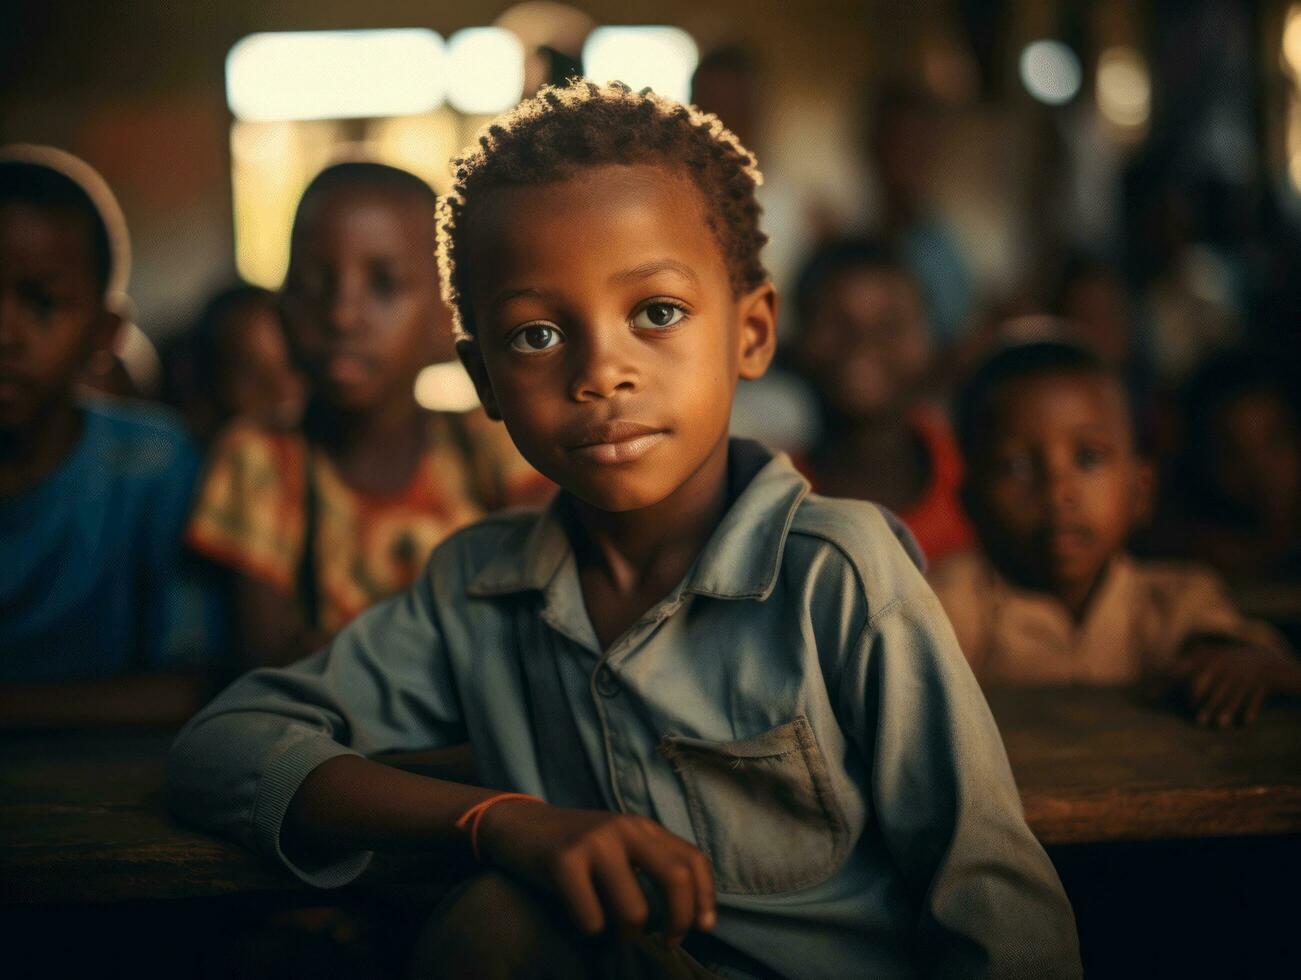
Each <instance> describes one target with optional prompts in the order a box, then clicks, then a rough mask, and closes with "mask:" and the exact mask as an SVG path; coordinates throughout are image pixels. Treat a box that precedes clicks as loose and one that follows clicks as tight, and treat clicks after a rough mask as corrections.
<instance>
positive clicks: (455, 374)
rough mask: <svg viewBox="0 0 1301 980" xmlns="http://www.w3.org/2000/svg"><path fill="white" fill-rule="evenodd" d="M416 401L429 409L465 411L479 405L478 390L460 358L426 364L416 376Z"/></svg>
mask: <svg viewBox="0 0 1301 980" xmlns="http://www.w3.org/2000/svg"><path fill="white" fill-rule="evenodd" d="M415 396H416V401H417V402H418V403H419V404H420V406H421V407H422V408H424V409H425V410H427V411H430V412H468V411H470V410H471V409H474V408H478V407H479V393H478V392H477V391H475V390H474V382H473V381H471V380H470V376H469V375H468V374H467V373H466V371H465V368H463V367H462V366H461V362H460V361H446V362H444V363H442V364H430V365H428V366H426V367H425V368H423V369H421V371H420V373H419V374H418V375H416V388H415Z"/></svg>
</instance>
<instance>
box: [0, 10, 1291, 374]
mask: <svg viewBox="0 0 1301 980" xmlns="http://www.w3.org/2000/svg"><path fill="white" fill-rule="evenodd" d="M0 18H2V19H3V20H2V22H0V90H2V91H3V100H2V101H0V142H15V141H21V142H29V143H47V144H52V145H55V146H59V147H62V148H65V149H67V150H69V151H71V152H73V153H75V154H77V155H79V156H81V157H83V158H84V159H86V160H87V161H88V162H89V163H90V164H92V165H93V166H94V167H96V168H97V169H99V170H100V171H101V173H103V175H104V176H105V178H106V179H107V180H108V182H109V184H110V185H111V186H112V187H113V188H114V189H115V191H116V192H117V194H118V195H119V197H120V199H121V201H122V205H123V208H124V210H125V212H126V216H127V220H128V224H129V226H130V228H131V232H132V239H133V245H134V267H133V273H132V278H131V286H130V290H131V294H132V297H133V299H134V300H135V304H136V309H137V312H138V322H139V325H140V326H141V328H142V329H143V331H144V333H145V334H146V335H147V336H148V337H150V338H152V339H154V340H155V341H159V340H162V339H164V338H166V337H167V336H168V335H169V334H171V333H174V332H175V331H177V330H179V329H180V328H181V327H182V325H183V324H185V323H187V322H189V320H190V319H191V318H192V317H193V316H194V314H195V313H196V312H197V309H198V308H199V306H200V305H201V304H202V302H203V301H204V299H205V298H206V297H207V296H208V295H209V294H210V293H211V292H212V291H213V289H215V288H216V287H218V286H220V285H223V284H225V283H227V282H229V281H230V280H231V279H232V277H233V276H234V275H235V274H236V272H238V273H239V274H240V275H241V276H242V277H243V278H245V279H247V280H249V281H251V282H253V283H256V284H259V285H265V286H268V287H275V286H276V285H278V282H279V279H280V277H281V276H282V274H283V271H284V266H285V260H286V251H287V234H288V223H289V219H290V217H291V215H292V210H293V207H294V204H295V203H296V200H297V196H298V194H299V192H300V191H301V190H302V188H303V186H304V185H305V184H306V182H307V180H308V179H310V177H311V176H312V175H313V174H314V173H315V172H316V171H317V170H319V169H320V167H321V166H323V165H324V164H325V163H326V162H327V161H330V160H332V159H337V158H339V157H340V156H344V155H346V154H347V153H348V152H349V150H350V149H364V151H365V152H366V153H367V154H368V155H371V156H377V157H379V158H381V159H384V160H387V161H389V162H393V163H397V164H399V165H401V166H405V167H407V168H409V169H412V170H415V171H416V172H417V173H419V174H420V175H421V176H424V177H426V178H427V179H428V180H429V181H430V182H431V183H433V185H434V186H435V188H436V189H438V190H443V189H445V188H446V186H447V184H448V172H447V167H446V159H447V158H448V157H449V156H450V155H451V154H453V153H454V152H455V151H456V150H457V149H458V148H459V147H461V146H462V145H464V144H465V143H466V142H468V140H469V139H470V138H471V137H472V136H473V134H474V132H475V130H476V129H477V128H478V127H479V126H480V125H481V124H482V122H483V121H484V119H485V113H487V114H491V113H492V112H495V111H498V110H500V109H501V108H503V107H505V106H506V105H509V104H511V103H512V102H513V101H514V100H516V99H517V98H518V97H519V96H520V95H521V94H527V93H528V92H529V90H531V89H534V88H536V86H537V85H538V84H539V83H540V82H541V81H543V80H545V79H546V78H548V77H563V76H565V75H566V74H569V73H571V72H572V71H574V70H577V69H582V70H585V71H587V73H588V74H590V75H592V76H593V77H599V78H601V79H602V80H604V78H605V76H606V75H610V76H612V77H613V76H616V75H619V76H623V77H625V78H626V80H628V81H630V82H631V81H634V78H636V79H637V80H645V81H649V82H652V83H658V84H657V86H656V87H657V88H662V87H666V86H667V87H669V88H673V87H674V86H676V87H677V89H678V90H677V91H675V92H673V93H671V94H676V95H679V96H681V97H686V96H687V95H688V94H689V93H690V84H691V77H692V73H693V71H694V70H695V69H696V68H697V66H698V65H699V64H700V63H701V62H703V63H704V64H705V65H706V67H707V69H708V71H707V73H706V74H704V75H703V76H702V78H701V79H700V81H699V85H698V87H699V88H700V90H701V91H700V92H698V93H697V98H698V99H699V100H700V101H701V102H703V103H707V107H708V108H711V109H715V110H716V111H718V112H719V113H720V114H721V115H723V117H724V119H725V121H726V122H727V123H728V124H729V125H730V126H732V127H733V128H734V129H736V130H737V131H738V132H739V133H740V135H741V136H742V138H743V140H745V141H746V142H747V143H749V144H751V145H752V147H753V148H754V149H756V150H757V152H758V153H759V156H760V161H761V164H762V166H763V169H764V171H765V173H766V174H767V177H768V184H767V187H766V189H765V200H764V204H765V206H766V210H767V215H768V231H769V234H770V235H771V236H772V238H773V242H774V243H773V245H772V246H771V248H770V251H769V255H768V263H769V265H770V267H771V269H772V271H773V273H774V275H775V276H776V278H777V279H778V281H779V283H782V284H785V283H786V282H788V281H789V277H790V276H791V275H792V269H793V267H794V266H795V265H796V264H797V263H798V261H799V258H800V257H801V254H802V252H803V251H805V250H806V249H807V248H809V247H810V246H811V245H812V244H813V243H814V242H815V241H816V240H817V239H818V238H819V237H821V236H826V235H829V234H832V233H835V232H840V231H847V230H855V229H859V228H873V227H875V226H879V225H881V224H882V223H884V222H886V221H889V220H894V219H897V218H898V215H895V214H892V213H891V212H892V211H895V210H898V209H900V208H902V207H904V206H905V204H908V205H909V206H914V207H915V206H916V205H912V204H911V202H903V201H900V200H898V199H899V198H906V197H908V196H910V195H920V196H922V197H924V199H925V206H926V208H927V209H928V211H929V212H930V213H933V214H934V215H935V217H936V218H937V220H938V223H939V224H941V225H942V226H943V227H944V228H945V230H946V232H947V234H946V238H947V239H949V240H950V242H951V245H952V248H953V249H954V250H955V256H956V260H959V261H960V262H961V263H962V265H963V267H964V272H965V274H966V275H967V276H968V277H969V284H970V285H969V287H965V288H961V289H956V290H954V291H955V292H956V293H958V294H959V295H950V296H945V297H942V299H941V302H940V304H939V306H940V307H942V308H937V309H936V310H935V311H934V313H935V314H936V315H935V316H934V318H935V319H936V321H937V327H936V329H938V330H941V331H945V332H948V333H949V334H950V335H956V334H957V333H958V332H960V331H962V330H964V329H967V324H968V321H971V322H974V320H975V319H977V318H978V317H979V316H980V315H982V313H988V311H989V310H991V309H993V308H994V307H999V308H1000V311H1001V310H1005V309H1010V308H1014V307H1018V306H1028V305H1031V304H1036V303H1037V304H1043V303H1046V302H1049V301H1050V300H1051V299H1052V298H1053V297H1051V296H1049V295H1047V294H1048V293H1050V292H1052V290H1051V288H1050V284H1055V283H1058V282H1059V281H1060V279H1061V274H1062V271H1063V268H1064V265H1065V263H1067V262H1068V260H1069V259H1070V258H1072V257H1075V256H1077V255H1079V254H1080V253H1084V254H1087V255H1089V256H1090V257H1096V258H1099V259H1104V260H1106V261H1107V262H1108V263H1109V264H1114V266H1115V268H1116V269H1118V270H1119V271H1120V272H1121V273H1122V274H1123V276H1124V277H1125V285H1126V286H1127V288H1128V290H1129V294H1130V295H1131V296H1133V297H1134V298H1136V299H1137V300H1139V301H1143V300H1151V301H1152V302H1151V303H1149V304H1147V306H1146V307H1145V308H1143V309H1142V310H1141V311H1140V312H1141V313H1142V314H1143V315H1144V316H1145V317H1147V319H1148V324H1147V326H1148V328H1149V329H1148V332H1147V334H1146V335H1145V337H1144V338H1143V339H1144V343H1145V345H1146V347H1147V350H1148V352H1149V353H1150V354H1151V355H1152V356H1153V357H1155V358H1156V359H1157V364H1156V367H1158V368H1159V369H1160V370H1161V371H1163V372H1165V371H1168V372H1170V373H1172V374H1173V375H1176V376H1177V375H1181V374H1186V373H1187V372H1188V371H1190V370H1191V369H1192V367H1193V366H1194V363H1195V362H1196V361H1197V359H1198V358H1199V356H1200V353H1201V352H1202V351H1203V350H1204V349H1205V348H1207V347H1210V346H1215V345H1220V344H1223V343H1226V342H1228V341H1229V340H1231V339H1233V337H1234V336H1235V335H1236V334H1237V333H1238V332H1241V331H1244V330H1246V331H1251V330H1260V331H1275V330H1291V329H1294V328H1293V327H1292V324H1293V323H1294V322H1295V315H1296V310H1297V309H1298V306H1297V305H1296V303H1295V302H1289V303H1285V302H1284V301H1283V300H1282V298H1281V296H1282V293H1283V291H1284V290H1286V289H1288V288H1292V289H1294V288H1295V283H1294V282H1292V280H1293V279H1294V278H1295V277H1294V276H1292V275H1290V274H1289V270H1295V269H1296V268H1297V265H1296V264H1295V258H1296V254H1295V245H1294V242H1295V239H1296V228H1297V223H1298V216H1299V215H1301V5H1297V4H1294V3H1288V2H1285V0H1274V2H1269V0H1262V2H1257V3H1249V2H1235V0H1181V2H1175V0H1166V2H1161V0H1152V2H1123V0H1097V2H1083V0H914V2H908V3H900V2H884V0H876V2H850V0H807V2H804V3H801V4H798V5H795V4H786V3H775V2H772V3H770V2H762V0H760V2H756V0H709V2H707V3H701V2H696V0H663V2H660V3H655V4H652V3H649V2H645V0H631V2H629V0H624V2H619V3H614V2H610V0H587V2H584V3H582V4H578V5H565V4H557V3H547V2H528V3H521V4H514V5H511V4H504V3H499V2H483V0H444V2H442V3H439V4H427V3H415V2H408V0H372V2H369V3H365V4H357V3H344V2H341V0H313V2H307V0H278V2H270V3H268V2H258V3H253V2H250V0H226V2H223V3H220V4H213V3H176V2H163V0H134V2H132V3H130V4H101V3H93V2H89V0H44V2H34V0H11V2H9V3H6V4H5V5H4V10H3V13H0ZM628 26H663V27H670V28H673V30H672V31H661V32H648V31H642V32H636V31H633V32H623V33H621V32H618V31H612V30H610V28H617V27H628ZM394 28H403V29H412V30H410V32H409V33H407V34H405V35H392V34H363V33H350V34H345V35H340V34H329V35H327V34H319V35H316V36H315V37H312V36H310V35H308V36H306V37H299V38H284V37H281V38H275V37H270V38H267V37H262V36H261V35H263V34H267V33H269V32H309V31H310V32H320V31H340V30H348V31H350V32H351V31H356V32H362V31H386V30H391V29H394ZM483 28H497V29H498V31H496V32H489V31H483V30H482V29H483ZM277 41H278V42H279V45H280V46H277V44H276V42H277ZM295 42H296V43H295ZM330 45H335V47H333V48H331V47H330ZM367 45H369V47H367ZM386 45H387V46H386ZM340 59H342V60H340ZM327 63H328V64H330V65H332V67H331V68H329V69H327V68H326V67H325V65H326V64H327ZM341 64H346V65H348V66H349V68H348V69H346V70H341V69H340V68H339V65H341ZM374 64H380V65H383V66H386V70H385V71H383V72H377V71H375V70H374ZM349 71H352V72H353V73H355V77H353V75H350V74H349ZM656 73H658V74H659V76H660V77H659V78H656V77H654V76H655V75H656ZM887 117H889V118H887ZM359 144H360V146H359ZM1180 277H1184V278H1192V279H1194V280H1195V288H1194V289H1193V290H1192V294H1191V295H1188V296H1183V295H1180V296H1179V297H1178V302H1175V300H1174V299H1170V298H1169V296H1168V295H1167V294H1169V293H1170V292H1171V291H1172V290H1173V289H1174V288H1175V287H1174V285H1173V284H1175V283H1177V282H1178V281H1179V280H1180ZM1162 289H1164V292H1161V290H1162ZM1158 293H1159V294H1160V295H1161V296H1164V297H1166V298H1167V299H1169V302H1167V303H1165V304H1164V305H1162V304H1160V303H1158V302H1157V294H1158ZM1289 295H1290V296H1291V298H1292V300H1295V292H1293V293H1291V294H1289ZM1091 298H1093V297H1091ZM1102 302H1103V301H1102V300H1098V302H1097V303H1095V304H1094V305H1100V304H1101V303H1102ZM1181 303H1182V304H1183V305H1185V306H1186V305H1187V304H1188V303H1192V304H1200V308H1201V309H1202V310H1203V311H1204V312H1209V314H1210V315H1209V316H1207V317H1202V318H1199V326H1198V327H1197V329H1196V330H1194V331H1192V332H1191V333H1190V332H1188V331H1181V330H1179V329H1176V328H1175V327H1174V326H1173V325H1172V324H1170V323H1168V322H1165V321H1166V320H1169V319H1170V318H1172V317H1177V316H1178V313H1177V311H1175V310H1174V309H1173V307H1176V306H1179V305H1180V304H1181ZM932 305H935V304H934V303H933V304H932ZM1163 318H1164V319H1163ZM1279 320H1282V321H1285V322H1283V323H1281V324H1280V323H1279V322H1278V321H1279ZM1288 339H1289V340H1290V334H1289V338H1288Z"/></svg>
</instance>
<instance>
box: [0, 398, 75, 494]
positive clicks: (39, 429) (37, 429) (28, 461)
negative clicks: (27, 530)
mask: <svg viewBox="0 0 1301 980" xmlns="http://www.w3.org/2000/svg"><path fill="white" fill-rule="evenodd" d="M81 428H82V413H81V411H80V410H79V409H78V408H77V404H76V401H75V399H73V398H71V397H70V398H68V399H67V400H66V401H65V402H63V403H62V404H60V405H58V406H57V407H56V408H55V409H54V411H52V412H50V413H49V414H47V415H46V416H45V417H44V418H43V419H41V420H40V422H39V423H38V424H37V425H34V426H32V427H31V428H30V429H28V430H26V431H22V432H2V433H0V500H8V499H10V498H12V497H17V496H18V495H19V494H21V493H23V492H25V491H27V490H30V489H31V488H32V487H34V486H36V485H37V484H38V483H40V482H41V481H42V480H44V479H45V478H46V477H47V476H49V475H50V474H51V473H53V472H54V470H55V469H57V468H58V466H59V464H60V463H62V462H63V460H64V459H65V458H67V455H68V453H70V452H71V451H72V448H73V447H74V446H75V445H76V444H77V440H78V439H79V438H80V437H81Z"/></svg>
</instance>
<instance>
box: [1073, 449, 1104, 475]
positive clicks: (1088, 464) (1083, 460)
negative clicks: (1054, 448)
mask: <svg viewBox="0 0 1301 980" xmlns="http://www.w3.org/2000/svg"><path fill="white" fill-rule="evenodd" d="M1106 461H1107V451H1106V450H1105V449H1099V448H1097V447H1096V446H1083V447H1081V448H1080V450H1079V451H1078V452H1077V453H1076V454H1075V462H1076V465H1077V466H1079V467H1080V468H1081V469H1085V470H1092V469H1096V468H1097V467H1099V466H1101V465H1102V464H1103V463H1105V462H1106Z"/></svg>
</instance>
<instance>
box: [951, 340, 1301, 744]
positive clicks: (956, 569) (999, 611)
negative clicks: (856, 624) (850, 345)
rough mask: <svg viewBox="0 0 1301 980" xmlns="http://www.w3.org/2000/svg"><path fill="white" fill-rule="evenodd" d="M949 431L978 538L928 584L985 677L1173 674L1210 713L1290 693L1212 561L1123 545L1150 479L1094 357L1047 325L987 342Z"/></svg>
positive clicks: (1295, 675)
mask: <svg viewBox="0 0 1301 980" xmlns="http://www.w3.org/2000/svg"><path fill="white" fill-rule="evenodd" d="M958 431H959V439H960V441H961V444H962V447H963V451H964V453H965V456H966V459H967V464H968V478H967V484H966V493H965V498H966V502H967V505H968V513H970V514H971V517H972V521H973V523H974V524H975V526H976V529H977V533H978V535H979V537H980V543H981V546H982V548H983V551H981V552H971V553H968V554H964V555H958V556H955V557H953V558H951V559H950V560H949V561H947V562H945V563H942V564H940V565H939V566H938V567H937V568H936V569H935V570H934V571H933V573H932V584H933V585H934V586H935V590H936V592H937V593H938V595H939V596H940V600H941V602H943V604H944V606H945V609H946V611H947V612H948V614H949V618H950V619H951V621H952V622H953V626H954V630H955V631H956V632H957V634H958V640H959V643H960V645H961V647H962V650H963V652H964V653H965V654H966V655H967V658H968V660H969V661H970V662H971V664H972V667H973V668H974V669H975V671H976V674H977V676H978V677H979V678H980V679H981V680H982V681H984V682H988V683H995V684H997V683H1014V684H1034V683H1039V684H1061V683H1085V684H1132V683H1136V682H1139V681H1145V682H1149V683H1150V684H1152V685H1153V686H1154V687H1155V688H1157V689H1169V688H1172V687H1177V688H1179V689H1181V690H1182V691H1183V692H1184V693H1185V694H1186V696H1187V699H1188V701H1189V703H1190V705H1191V707H1192V709H1193V711H1194V712H1195V714H1196V716H1197V719H1198V721H1199V722H1201V723H1204V724H1216V725H1221V726H1223V725H1228V724H1231V723H1233V722H1235V721H1250V720H1251V719H1252V718H1253V717H1254V716H1255V715H1256V713H1257V712H1258V710H1259V709H1260V706H1261V704H1262V702H1263V701H1264V700H1265V698H1266V697H1267V696H1268V695H1269V694H1271V693H1274V692H1288V693H1301V665H1299V664H1298V662H1297V661H1296V660H1295V659H1294V658H1293V657H1292V656H1291V655H1290V652H1289V651H1288V650H1287V648H1286V644H1285V642H1284V641H1283V639H1282V638H1281V637H1280V636H1279V635H1278V634H1277V633H1276V632H1275V631H1273V630H1272V629H1270V628H1269V627H1268V626H1265V625H1264V624H1260V623H1254V622H1251V621H1248V620H1245V619H1244V618H1243V617H1242V616H1241V615H1240V614H1239V613H1238V611H1237V610H1236V609H1235V608H1234V607H1233V605H1232V604H1231V603H1230V602H1229V600H1228V598H1227V597H1226V595H1225V594H1224V591H1223V589H1222V588H1221V587H1220V584H1219V582H1218V581H1217V580H1216V579H1215V578H1214V577H1213V576H1212V575H1211V574H1210V573H1208V572H1205V571H1202V570H1199V569H1197V568H1193V567H1189V566H1186V565H1174V564H1156V563H1145V562H1137V561H1134V560H1133V559H1131V558H1130V557H1129V556H1128V555H1127V554H1126V551H1125V547H1126V541H1127V539H1128V537H1129V535H1130V532H1131V531H1132V530H1133V529H1134V527H1135V525H1136V524H1137V523H1138V522H1139V521H1140V520H1142V519H1143V518H1144V517H1145V516H1146V513H1147V510H1148V507H1149V504H1150V498H1151V483H1152V479H1151V472H1150V469H1149V467H1148V465H1147V464H1146V463H1145V462H1144V461H1143V460H1142V459H1141V458H1140V455H1139V453H1138V450H1137V448H1136V445H1135V433H1134V426H1133V422H1132V418H1131V414H1130V407H1129V402H1128V399H1127V397H1126V394H1125V389H1124V386H1123V385H1122V384H1121V382H1120V381H1119V379H1118V377H1117V376H1116V374H1115V372H1114V371H1113V370H1112V369H1111V368H1110V367H1109V366H1107V365H1106V364H1105V363H1104V362H1103V361H1102V359H1101V358H1099V357H1098V356H1097V355H1095V354H1093V353H1092V352H1090V351H1088V350H1086V349H1084V348H1082V347H1079V346H1075V345H1074V344H1071V343H1068V342H1065V341H1059V340H1039V341H1036V342H1031V343H1025V344H1021V345H1017V346H1010V347H1006V348H1004V349H1003V350H1001V351H998V352H997V353H995V354H994V355H993V356H992V357H991V358H990V359H989V360H988V361H987V362H986V363H985V364H984V366H983V367H981V368H980V369H979V370H978V371H977V373H976V374H975V375H974V376H973V377H972V379H971V380H970V381H969V382H968V384H967V385H966V387H965V388H964V390H963V392H962V396H961V399H960V402H959V423H958Z"/></svg>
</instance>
